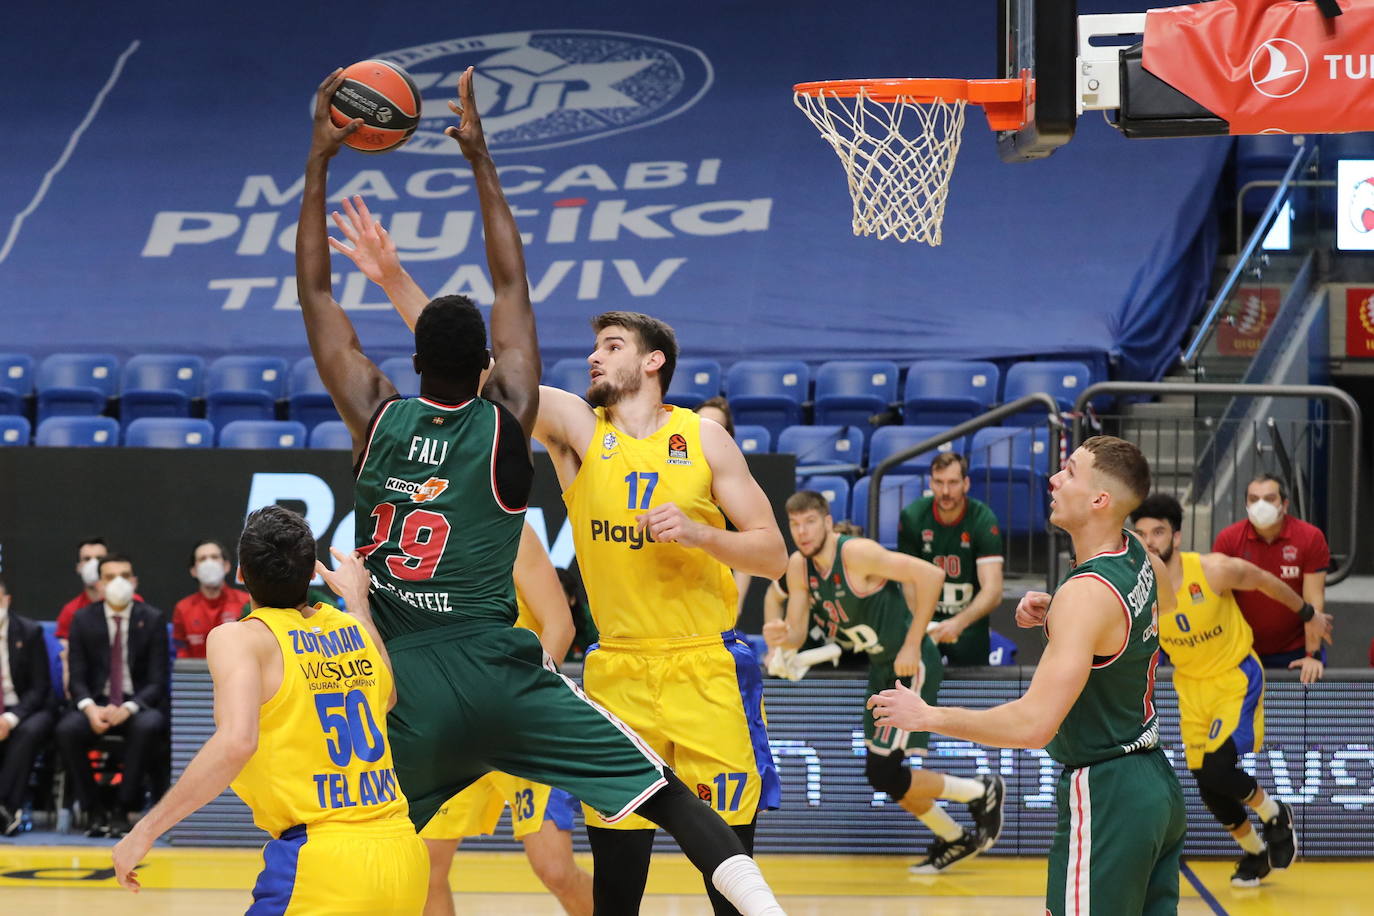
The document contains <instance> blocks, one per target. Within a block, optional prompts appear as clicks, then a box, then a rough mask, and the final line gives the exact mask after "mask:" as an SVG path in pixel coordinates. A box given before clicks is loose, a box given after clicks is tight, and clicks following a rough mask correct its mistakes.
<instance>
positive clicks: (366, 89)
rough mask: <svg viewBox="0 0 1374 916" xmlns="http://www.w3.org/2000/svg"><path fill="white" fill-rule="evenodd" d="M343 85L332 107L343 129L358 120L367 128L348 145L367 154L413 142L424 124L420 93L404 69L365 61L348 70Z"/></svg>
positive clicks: (393, 65)
mask: <svg viewBox="0 0 1374 916" xmlns="http://www.w3.org/2000/svg"><path fill="white" fill-rule="evenodd" d="M343 77H344V81H343V85H342V86H340V87H339V88H338V91H336V92H335V93H334V98H333V99H331V100H330V103H329V117H330V119H331V120H332V121H333V122H334V123H335V124H336V125H337V126H339V127H342V126H344V125H345V124H347V123H348V122H349V121H351V120H353V119H354V118H362V120H363V126H362V127H360V128H358V129H357V130H356V131H354V132H353V134H352V135H350V136H349V137H348V139H346V140H345V141H344V143H345V144H346V145H348V146H351V147H353V148H354V149H356V150H359V151H361V152H364V153H384V152H386V151H387V150H393V149H395V148H396V147H398V146H400V145H401V144H403V143H405V142H406V141H407V140H409V139H410V135H411V134H413V133H415V126H416V125H417V124H419V123H420V90H419V89H417V88H416V87H415V81H414V80H412V79H411V78H410V74H409V73H406V72H405V71H404V70H402V69H401V68H400V67H398V66H396V65H395V64H393V63H391V62H390V61H385V60H362V61H358V63H356V64H353V65H352V66H350V67H346V68H344V72H343Z"/></svg>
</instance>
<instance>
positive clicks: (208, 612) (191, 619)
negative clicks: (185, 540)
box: [172, 538, 248, 658]
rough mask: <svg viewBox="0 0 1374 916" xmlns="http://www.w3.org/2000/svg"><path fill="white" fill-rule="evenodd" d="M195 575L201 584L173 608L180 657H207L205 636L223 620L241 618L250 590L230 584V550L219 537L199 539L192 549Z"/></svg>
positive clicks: (173, 633) (227, 621)
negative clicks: (228, 579) (216, 538)
mask: <svg viewBox="0 0 1374 916" xmlns="http://www.w3.org/2000/svg"><path fill="white" fill-rule="evenodd" d="M189 571H190V573H191V578H193V579H195V580H196V581H197V582H198V583H200V588H198V589H196V590H195V591H194V592H192V593H191V594H189V595H187V596H186V597H185V598H182V599H181V600H180V601H178V602H177V603H176V607H175V608H173V609H172V641H173V642H175V643H176V647H177V658H204V657H205V639H206V637H207V636H209V635H210V631H211V630H213V629H214V628H215V627H217V626H219V625H220V624H222V623H233V622H234V621H235V620H238V619H239V614H240V613H241V612H242V611H243V606H244V605H245V604H247V603H248V593H247V592H243V591H239V590H238V589H236V588H233V587H232V586H229V585H226V584H225V580H226V579H227V578H228V576H229V557H228V551H227V550H226V549H225V547H224V545H223V544H221V543H220V542H219V541H216V540H212V539H209V538H207V539H205V540H202V541H197V542H196V546H195V547H193V548H192V549H191V562H190V565H189Z"/></svg>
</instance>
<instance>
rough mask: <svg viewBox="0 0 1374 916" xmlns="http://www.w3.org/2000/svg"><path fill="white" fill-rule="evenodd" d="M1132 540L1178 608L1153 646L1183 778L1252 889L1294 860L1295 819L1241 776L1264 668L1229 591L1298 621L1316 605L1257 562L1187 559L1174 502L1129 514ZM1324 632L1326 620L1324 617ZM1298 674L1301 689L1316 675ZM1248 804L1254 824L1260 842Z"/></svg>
mask: <svg viewBox="0 0 1374 916" xmlns="http://www.w3.org/2000/svg"><path fill="white" fill-rule="evenodd" d="M1131 521H1132V523H1133V524H1134V525H1135V532H1136V534H1138V535H1139V536H1140V539H1141V540H1142V541H1144V542H1145V546H1146V548H1148V549H1149V551H1150V552H1151V553H1153V554H1154V555H1156V556H1157V557H1159V558H1160V559H1161V560H1163V561H1164V565H1165V568H1166V570H1167V571H1168V577H1167V580H1166V581H1164V582H1161V583H1160V586H1161V588H1163V587H1169V586H1172V588H1173V589H1174V591H1175V595H1176V598H1177V602H1178V604H1177V607H1176V609H1175V612H1174V613H1172V614H1164V615H1161V616H1160V618H1159V647H1160V648H1161V649H1162V650H1164V651H1165V652H1166V653H1168V655H1169V660H1170V661H1171V662H1172V663H1173V666H1174V690H1175V691H1177V693H1178V709H1179V731H1180V733H1181V735H1182V738H1183V749H1184V755H1185V756H1186V757H1187V761H1188V769H1189V770H1191V771H1192V774H1193V777H1194V778H1195V779H1196V780H1197V786H1198V793H1199V794H1200V795H1201V796H1202V801H1203V803H1204V804H1205V805H1207V810H1209V811H1211V812H1212V815H1213V816H1214V817H1215V818H1216V819H1217V820H1218V821H1219V822H1220V823H1221V825H1222V826H1223V827H1225V828H1226V829H1227V830H1228V831H1229V832H1230V833H1231V836H1232V837H1234V838H1235V841H1236V842H1237V843H1238V844H1240V848H1241V849H1242V850H1244V853H1245V854H1244V855H1243V856H1242V857H1241V860H1240V862H1239V863H1238V864H1237V865H1236V871H1235V874H1233V875H1232V876H1231V883H1232V884H1234V885H1236V886H1237V887H1254V886H1256V885H1258V884H1259V883H1260V879H1262V878H1263V877H1264V876H1265V875H1267V874H1269V872H1270V870H1271V869H1284V868H1287V867H1288V866H1289V865H1290V864H1292V862H1293V858H1294V856H1296V854H1297V843H1298V840H1297V835H1296V834H1295V833H1294V831H1293V812H1292V809H1291V808H1289V806H1288V805H1287V804H1286V803H1284V802H1281V801H1277V800H1276V799H1274V798H1272V797H1271V796H1270V795H1269V794H1268V793H1266V792H1265V791H1264V788H1263V787H1262V786H1260V784H1259V783H1258V782H1257V781H1256V780H1255V777H1253V776H1251V775H1250V774H1249V773H1247V772H1245V771H1244V770H1242V769H1241V768H1240V761H1239V757H1240V755H1242V754H1249V753H1253V752H1255V751H1258V750H1259V749H1260V746H1261V745H1262V744H1263V743H1264V669H1263V668H1262V667H1261V666H1260V662H1259V658H1258V657H1257V656H1256V655H1255V652H1254V649H1253V643H1254V634H1253V633H1252V632H1251V630H1250V625H1249V624H1248V623H1246V621H1245V617H1244V616H1243V615H1242V614H1241V612H1240V606H1239V605H1237V604H1236V599H1235V596H1234V595H1233V594H1232V592H1234V591H1247V590H1250V589H1257V590H1259V591H1262V592H1264V594H1266V595H1268V596H1269V597H1270V598H1273V599H1274V600H1275V601H1278V602H1280V603H1281V604H1284V605H1287V606H1288V607H1289V608H1292V610H1293V613H1295V614H1297V615H1299V616H1300V617H1302V619H1303V620H1304V621H1308V620H1312V619H1314V617H1315V616H1316V612H1315V611H1314V610H1313V608H1312V605H1310V604H1308V603H1306V602H1305V601H1303V599H1302V596H1301V595H1299V594H1298V593H1297V592H1295V591H1293V589H1291V588H1289V587H1288V586H1287V585H1285V584H1284V582H1283V580H1282V579H1280V578H1278V577H1277V576H1275V575H1273V574H1272V573H1268V572H1265V571H1264V570H1262V569H1260V568H1259V567H1258V566H1256V565H1254V564H1253V563H1249V562H1247V561H1245V560H1242V559H1240V558H1238V557H1228V556H1226V555H1225V554H1220V553H1207V554H1199V553H1191V552H1185V551H1181V550H1179V549H1178V548H1179V547H1180V546H1181V545H1182V543H1183V531H1182V528H1183V507H1182V506H1181V505H1180V504H1179V502H1178V500H1176V499H1174V498H1173V497H1172V496H1168V495H1166V494H1162V493H1155V494H1152V495H1151V496H1150V497H1149V498H1148V499H1146V500H1145V501H1144V502H1143V503H1141V504H1140V507H1139V508H1138V509H1136V510H1135V512H1133V513H1131ZM1321 617H1322V618H1323V620H1322V621H1321V622H1322V623H1323V625H1325V624H1326V623H1328V622H1329V620H1330V618H1329V617H1327V615H1325V614H1322V615H1321ZM1303 661H1311V662H1315V666H1314V667H1315V668H1316V670H1313V671H1308V670H1306V669H1304V671H1303V677H1302V680H1303V683H1311V682H1312V681H1313V680H1316V678H1317V676H1319V674H1320V664H1321V663H1320V662H1316V660H1315V659H1304V660H1303ZM1245 805H1248V806H1249V807H1251V808H1253V809H1254V810H1255V812H1256V813H1257V814H1258V815H1259V817H1260V822H1261V825H1260V832H1261V833H1262V834H1263V836H1264V838H1263V839H1261V838H1260V837H1259V836H1258V835H1256V833H1255V830H1254V828H1253V827H1252V826H1251V825H1250V819H1249V817H1248V816H1247V815H1246V813H1245V807H1244V806H1245Z"/></svg>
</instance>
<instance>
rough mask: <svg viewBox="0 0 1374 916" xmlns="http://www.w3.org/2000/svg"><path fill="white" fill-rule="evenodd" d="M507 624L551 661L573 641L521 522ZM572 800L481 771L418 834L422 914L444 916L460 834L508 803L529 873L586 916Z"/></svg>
mask: <svg viewBox="0 0 1374 916" xmlns="http://www.w3.org/2000/svg"><path fill="white" fill-rule="evenodd" d="M514 575H515V599H516V603H517V604H518V605H519V608H520V616H519V617H518V618H517V619H516V621H515V625H516V626H518V627H525V628H526V629H528V630H533V631H534V632H535V633H537V634H538V635H539V641H540V643H541V644H542V645H543V646H544V651H545V653H547V654H548V656H549V658H551V659H553V660H554V661H555V662H559V661H561V660H562V659H563V657H564V656H565V655H567V654H568V646H569V645H571V644H572V639H573V619H572V612H571V610H570V609H569V607H568V602H567V599H566V597H565V595H564V592H563V585H562V583H561V582H559V580H558V571H557V570H555V569H554V566H553V562H552V561H551V560H550V559H549V555H548V552H547V551H545V550H544V545H543V544H541V543H540V541H539V536H538V535H537V534H535V533H534V529H533V528H531V527H530V524H529V522H526V523H525V528H524V531H523V532H522V533H521V537H520V550H519V552H518V553H517V554H516V557H515V570H514ZM576 805H577V801H576V799H574V798H573V797H572V796H571V795H569V794H568V793H567V792H564V791H563V790H562V789H551V788H550V787H548V786H545V785H540V784H539V783H537V782H531V781H530V780H528V779H520V778H519V777H516V776H511V775H509V774H507V773H488V774H487V775H486V776H483V777H482V778H481V779H479V780H478V781H477V782H475V783H473V784H472V785H470V786H468V787H467V788H466V789H464V790H463V791H462V792H459V793H458V794H457V795H455V796H453V798H451V799H449V800H448V801H447V802H445V803H444V805H443V807H441V808H440V809H439V813H438V814H436V815H434V817H433V818H432V819H431V820H430V822H429V823H428V824H426V825H425V827H424V829H423V830H421V831H420V838H421V839H423V840H424V841H425V847H426V849H427V850H428V852H429V896H428V897H427V898H426V900H425V916H452V914H453V913H454V908H453V892H452V890H451V889H450V888H449V883H448V874H449V868H450V866H451V865H452V863H453V854H454V853H455V852H456V851H457V849H458V844H459V843H460V842H461V841H462V838H463V837H469V836H479V835H481V834H490V833H494V832H495V831H496V825H497V823H498V822H499V821H500V820H501V810H502V809H503V808H505V807H509V808H510V812H511V832H512V833H513V834H514V835H515V838H516V839H517V840H519V841H520V842H521V843H522V844H523V845H524V847H525V856H526V857H527V858H528V859H529V861H530V867H531V868H533V869H534V873H535V875H537V876H538V878H539V880H540V881H542V882H543V884H544V886H545V887H546V888H548V889H549V893H551V894H553V895H554V896H555V897H557V898H558V902H559V903H560V904H562V906H563V909H564V910H565V911H567V912H568V913H569V914H571V916H591V914H592V876H591V875H589V874H587V873H586V872H585V871H583V870H582V869H581V868H579V867H578V865H577V863H576V861H574V860H573V846H572V829H573V824H574V816H575V813H576Z"/></svg>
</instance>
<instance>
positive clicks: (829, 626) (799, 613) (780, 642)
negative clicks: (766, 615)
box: [764, 490, 1006, 874]
mask: <svg viewBox="0 0 1374 916" xmlns="http://www.w3.org/2000/svg"><path fill="white" fill-rule="evenodd" d="M787 520H788V524H789V526H790V527H791V530H792V540H793V542H794V543H796V545H797V551H796V552H795V553H793V554H792V557H791V559H790V560H789V561H788V566H787V619H786V620H785V621H781V620H779V621H772V622H770V623H768V624H766V625H765V627H764V636H765V638H766V639H767V640H768V643H769V644H770V646H773V647H775V649H777V650H788V649H796V648H798V647H799V646H801V645H802V642H803V640H804V639H805V638H806V634H807V629H808V628H809V627H811V624H813V623H814V625H815V627H817V628H819V630H820V632H819V633H818V634H817V635H818V636H819V638H820V639H821V640H822V641H823V642H828V643H836V644H838V645H840V646H842V647H844V648H846V649H849V650H851V651H855V652H863V653H867V655H868V666H869V678H868V681H869V689H870V691H877V690H881V689H882V688H883V687H886V686H887V685H889V684H891V683H892V682H893V681H894V680H896V679H898V678H900V679H901V683H905V684H911V683H912V681H913V679H914V680H915V682H916V686H917V689H919V690H920V692H921V694H922V695H923V696H925V697H926V699H927V702H931V703H933V702H935V698H936V694H937V693H938V691H939V689H940V681H941V678H942V676H943V665H942V663H941V661H940V653H939V652H938V651H937V650H936V649H935V644H934V643H933V642H931V640H930V637H928V636H926V627H927V626H928V625H929V624H930V621H931V617H932V616H933V614H934V613H935V605H936V602H937V601H938V600H939V597H940V587H941V585H942V584H943V582H944V578H945V577H944V573H942V572H941V571H940V568H939V567H938V566H935V565H934V564H932V563H929V562H927V561H925V560H919V559H916V558H914V557H909V556H906V555H904V554H900V553H896V552H894V551H891V550H887V549H886V548H884V547H883V546H882V545H881V544H879V543H878V542H877V541H871V540H869V539H868V538H862V537H851V536H848V535H841V536H839V537H837V536H836V535H835V531H834V522H833V520H832V519H831V516H830V505H829V503H828V502H826V499H825V497H824V496H822V495H821V494H820V493H817V492H815V491H814V490H800V491H798V492H796V493H793V494H792V496H791V497H789V498H788V500H787ZM808 617H809V618H810V620H809V621H808V619H807V618H808ZM813 632H814V630H813ZM863 720H864V743H865V744H866V745H867V748H868V753H867V756H866V758H865V761H864V775H866V776H867V777H868V781H869V783H870V784H871V785H872V786H873V788H874V789H876V790H878V791H879V792H886V793H887V794H888V795H889V796H891V798H892V799H893V800H894V801H896V802H897V804H899V805H901V806H902V807H903V808H904V809H906V810H907V811H909V812H910V813H911V814H912V815H914V816H915V817H916V818H917V819H918V820H920V821H921V823H923V824H925V825H926V826H927V827H929V828H930V830H931V832H932V833H934V834H935V840H934V842H933V843H932V844H931V845H930V848H929V850H928V851H927V854H926V856H925V858H923V859H922V860H921V861H919V862H917V863H916V864H915V865H914V866H913V870H914V871H917V872H919V873H923V874H930V873H935V872H940V871H944V870H945V869H946V868H948V867H949V866H951V865H953V864H954V863H955V862H958V861H959V860H961V859H965V858H968V857H969V856H973V855H977V854H978V853H979V852H982V851H983V850H985V849H988V848H991V846H992V845H993V844H994V843H996V842H997V837H998V835H999V834H1000V833H1001V830H1002V803H1003V800H1004V797H1005V791H1006V787H1005V785H1004V784H1003V781H1002V777H1001V776H997V775H990V776H979V777H978V778H976V779H965V778H962V777H958V776H946V775H944V774H941V773H938V772H936V771H935V770H932V769H929V768H927V767H924V766H922V767H920V768H918V769H916V770H915V771H914V772H913V771H912V769H910V768H908V767H906V766H904V765H903V763H902V761H903V759H905V758H906V757H907V756H908V755H916V756H923V755H924V754H925V752H926V745H927V744H928V743H929V741H930V735H929V733H928V732H924V731H913V730H908V729H900V728H891V727H888V726H882V725H875V724H874V722H873V720H872V719H871V718H870V717H869V716H867V715H865V716H863ZM936 799H949V800H952V801H959V802H965V803H967V804H968V808H969V813H970V814H971V815H972V816H973V822H974V828H973V829H972V830H967V829H965V828H964V827H961V826H960V825H959V824H958V823H957V822H956V821H955V820H954V819H953V818H952V817H950V816H949V814H948V813H947V812H946V811H945V809H944V808H942V807H941V806H939V805H937V804H936V803H935V800H936Z"/></svg>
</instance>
